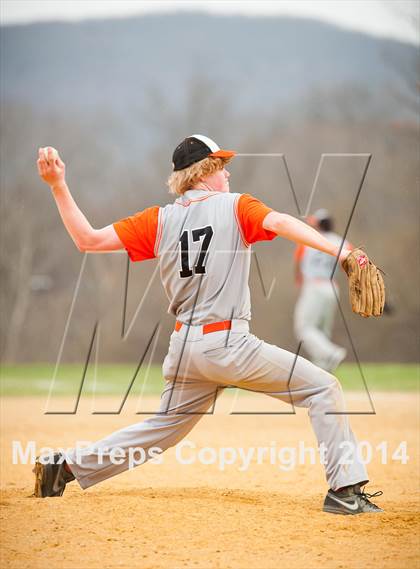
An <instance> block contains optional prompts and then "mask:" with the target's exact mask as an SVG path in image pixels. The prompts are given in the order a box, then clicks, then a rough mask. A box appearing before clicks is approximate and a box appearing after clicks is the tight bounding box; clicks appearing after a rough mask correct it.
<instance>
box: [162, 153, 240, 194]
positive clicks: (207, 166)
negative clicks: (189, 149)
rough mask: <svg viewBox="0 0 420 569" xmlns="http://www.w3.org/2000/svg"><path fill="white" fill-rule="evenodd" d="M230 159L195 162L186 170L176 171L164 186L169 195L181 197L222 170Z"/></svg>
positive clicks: (210, 158)
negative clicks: (204, 179) (167, 189)
mask: <svg viewBox="0 0 420 569" xmlns="http://www.w3.org/2000/svg"><path fill="white" fill-rule="evenodd" d="M229 161H230V158H217V157H211V156H209V157H208V158H204V160H200V161H199V162H195V164H192V165H191V166H189V167H188V168H184V169H183V170H176V171H175V172H172V174H171V175H170V176H169V178H168V181H167V182H166V185H167V186H169V193H170V194H176V195H179V196H182V194H183V193H185V192H186V191H187V190H190V189H191V188H192V186H194V185H195V184H196V183H197V182H199V181H200V180H202V179H203V178H206V177H207V176H211V175H212V174H214V172H217V170H223V168H224V167H225V165H226V164H227V163H228V162H229Z"/></svg>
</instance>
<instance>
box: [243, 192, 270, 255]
mask: <svg viewBox="0 0 420 569" xmlns="http://www.w3.org/2000/svg"><path fill="white" fill-rule="evenodd" d="M235 210H236V218H237V221H238V225H239V229H240V231H241V235H242V238H243V240H244V242H245V244H246V245H250V244H251V243H256V242H257V241H271V240H272V239H274V238H275V237H277V233H274V232H273V231H269V230H267V229H264V228H263V225H262V224H263V221H264V218H265V216H266V215H267V214H268V213H270V212H271V211H273V209H272V208H270V207H268V206H266V205H265V204H264V203H263V202H261V201H260V200H258V199H257V198H254V197H253V196H251V195H250V194H241V195H240V196H239V198H238V199H237V200H236V204H235Z"/></svg>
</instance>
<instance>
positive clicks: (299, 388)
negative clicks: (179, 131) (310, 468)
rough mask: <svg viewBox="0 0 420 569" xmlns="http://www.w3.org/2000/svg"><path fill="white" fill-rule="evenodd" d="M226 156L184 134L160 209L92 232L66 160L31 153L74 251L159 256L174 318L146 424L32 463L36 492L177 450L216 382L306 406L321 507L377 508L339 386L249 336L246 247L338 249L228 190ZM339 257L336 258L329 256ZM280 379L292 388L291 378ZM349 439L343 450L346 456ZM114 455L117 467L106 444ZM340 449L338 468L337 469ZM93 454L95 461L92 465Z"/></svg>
mask: <svg viewBox="0 0 420 569" xmlns="http://www.w3.org/2000/svg"><path fill="white" fill-rule="evenodd" d="M234 154H235V153H234V152H232V151H226V150H221V149H220V148H219V147H218V146H217V144H216V143H215V142H214V141H212V140H211V139H209V138H207V137H206V136H203V135H193V136H190V137H187V138H186V139H185V140H183V141H182V142H181V143H180V144H179V145H178V146H177V148H176V149H175V151H174V154H173V172H172V174H171V176H170V178H169V180H168V184H169V187H170V191H171V192H172V193H174V194H177V196H178V197H177V199H176V200H175V202H174V203H172V204H169V205H167V206H166V207H163V208H161V207H157V206H155V207H151V208H148V209H146V210H144V211H142V212H139V213H137V214H135V215H134V216H130V217H128V218H125V219H123V220H120V221H119V222H116V223H114V224H112V225H108V226H107V227H104V228H102V229H99V230H96V229H93V228H92V226H91V225H90V223H89V222H88V221H87V219H86V217H85V216H84V215H83V213H82V212H81V211H80V209H79V208H78V207H77V205H76V203H75V202H74V200H73V198H72V196H71V194H70V191H69V189H68V187H67V185H66V183H65V165H64V163H63V162H62V161H61V159H60V158H59V156H58V154H56V153H55V151H54V150H53V149H51V148H49V149H48V150H47V152H46V153H45V152H44V150H43V149H40V152H39V160H38V170H39V173H40V175H41V177H42V178H43V180H44V181H45V182H46V183H48V184H49V185H50V187H51V189H52V192H53V195H54V198H55V200H56V203H57V206H58V209H59V211H60V214H61V217H62V219H63V222H64V224H65V226H66V228H67V230H68V232H69V233H70V235H71V237H72V239H73V240H74V242H75V243H76V245H77V247H78V248H79V249H80V250H81V251H111V250H118V249H123V248H125V249H126V250H127V252H128V254H129V256H130V259H131V260H132V261H142V260H145V259H150V258H154V257H158V258H159V262H160V271H161V279H162V284H163V286H164V289H165V291H166V294H167V296H168V298H169V302H170V304H169V311H170V312H171V313H172V314H173V315H174V316H176V319H177V320H176V324H175V330H174V332H173V333H172V335H171V341H170V345H169V351H168V354H167V356H166V358H165V361H164V364H163V375H164V378H165V381H166V383H165V387H164V390H163V393H162V397H161V405H160V409H159V411H158V412H157V413H156V415H154V416H153V417H150V418H148V419H146V420H145V421H143V422H141V423H137V424H134V425H131V426H129V427H126V428H124V429H121V430H120V431H117V432H115V433H112V434H111V435H109V436H107V437H105V438H104V439H102V440H100V441H97V442H96V443H94V444H93V445H91V446H90V447H89V448H88V449H87V451H85V452H84V453H83V457H82V458H81V459H80V460H77V454H76V453H75V452H71V453H68V454H66V455H65V456H62V455H59V454H57V455H55V457H54V462H53V463H51V464H45V465H44V464H42V460H38V461H37V463H36V465H35V474H36V486H35V494H36V495H38V496H43V497H44V496H59V495H61V494H62V493H63V491H64V488H65V485H66V483H67V482H68V481H70V480H72V479H74V477H75V478H76V479H77V481H78V483H79V484H80V486H81V487H82V488H88V487H90V486H92V485H94V484H97V483H98V482H101V481H103V480H106V479H107V478H110V477H111V476H115V475H116V474H118V473H120V472H123V471H125V470H127V469H128V468H129V458H128V456H129V452H130V449H136V448H137V449H138V448H141V449H143V451H144V452H145V453H146V454H147V455H148V457H149V458H150V457H151V454H152V453H151V450H152V449H153V448H156V447H159V448H160V449H162V450H165V449H167V448H169V447H171V446H173V445H175V444H177V443H178V442H179V441H180V440H181V439H182V438H184V437H185V436H186V434H187V433H188V432H189V431H190V430H191V429H192V428H193V426H194V425H195V424H196V423H197V422H198V421H199V419H200V417H201V416H202V415H203V414H204V413H206V412H207V411H208V409H209V408H210V407H211V406H212V405H213V404H214V402H215V399H216V397H217V396H218V394H219V393H220V391H221V390H223V388H224V387H227V386H232V385H235V386H237V387H243V388H246V389H249V390H254V391H258V392H263V393H266V394H267V395H270V396H271V397H275V398H277V399H280V400H281V401H285V402H287V403H291V402H293V404H294V405H296V406H302V407H307V408H308V409H309V416H310V419H311V422H312V426H313V429H314V431H315V434H316V436H317V439H318V443H319V444H320V445H323V447H324V448H325V451H326V452H325V458H326V465H325V471H326V478H327V482H328V484H329V487H330V490H329V491H328V493H327V496H326V498H325V501H324V510H325V511H327V512H331V513H340V514H357V513H366V512H379V511H381V510H380V508H378V507H377V506H375V505H374V504H372V503H371V502H370V500H369V498H370V497H372V496H371V495H369V494H366V493H365V492H364V491H363V490H362V486H363V485H364V484H365V483H366V482H367V481H368V476H367V473H366V469H365V466H364V464H362V463H361V461H360V459H359V457H358V453H357V452H356V444H357V441H356V439H355V437H354V435H353V433H352V430H351V428H350V425H349V422H348V417H347V415H346V414H345V405H344V399H343V393H342V390H341V387H340V385H339V383H338V381H337V380H336V379H335V378H334V377H333V376H332V375H330V374H329V373H327V372H325V371H324V370H322V369H321V368H319V367H316V366H315V365H313V364H312V363H310V362H309V361H307V360H305V359H304V358H301V357H299V358H297V359H296V358H295V355H294V354H292V353H290V352H287V351H286V350H283V349H281V348H278V347H276V346H273V345H270V344H267V343H265V342H263V341H262V340H259V339H258V338H256V337H255V336H254V335H252V334H250V333H249V320H250V293H249V288H248V277H249V269H250V261H251V244H252V243H255V242H257V241H261V240H271V239H274V238H275V237H276V236H282V237H285V238H287V239H291V240H293V241H295V242H297V243H301V244H304V245H306V246H310V247H315V248H318V249H320V250H321V251H323V252H325V253H328V254H330V255H333V256H334V255H337V254H338V248H337V246H336V245H334V244H332V243H331V242H330V241H328V240H327V239H326V238H325V237H323V236H322V235H321V234H320V233H318V232H317V231H316V230H315V229H314V228H312V227H309V226H308V225H307V224H305V223H303V222H301V221H300V220H298V219H295V218H293V217H292V216H289V215H287V214H281V213H278V212H276V211H273V210H272V209H270V208H269V207H267V206H266V205H264V204H263V203H261V202H260V201H259V200H257V199H256V198H254V197H252V196H251V195H247V194H243V195H242V194H233V193H230V191H229V172H228V171H227V170H226V169H225V165H226V163H227V162H228V161H229V160H230V159H231V158H232V157H233V156H234ZM348 253H349V251H343V252H342V254H341V256H340V261H342V260H344V259H345V258H346V256H347V254H348ZM290 378H291V381H290ZM349 444H350V445H352V446H353V448H354V452H350V455H349V452H348V451H349ZM116 448H118V449H123V451H124V452H125V456H124V457H122V458H121V457H119V460H118V463H117V461H115V460H112V456H113V454H112V451H113V449H116ZM343 448H345V449H346V451H347V457H346V458H347V462H348V463H346V464H341V462H342V461H341V458H342V452H343ZM99 457H100V460H99Z"/></svg>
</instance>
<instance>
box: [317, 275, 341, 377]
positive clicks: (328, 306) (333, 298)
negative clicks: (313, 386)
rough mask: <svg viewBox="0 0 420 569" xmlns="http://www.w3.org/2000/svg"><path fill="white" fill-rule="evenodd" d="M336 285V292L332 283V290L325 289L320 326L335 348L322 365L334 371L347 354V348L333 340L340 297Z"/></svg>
mask: <svg viewBox="0 0 420 569" xmlns="http://www.w3.org/2000/svg"><path fill="white" fill-rule="evenodd" d="M334 286H335V291H336V292H335V293H334V289H333V288H332V287H333V285H331V289H330V290H328V289H326V290H325V301H324V311H323V315H322V322H321V327H320V329H321V331H322V332H323V334H324V335H325V337H326V338H328V339H329V340H330V342H331V346H332V347H334V348H335V349H334V350H331V351H330V354H329V357H328V359H327V360H326V361H325V365H323V366H322V367H323V368H324V369H326V370H327V371H334V370H335V369H336V368H337V367H338V366H339V365H340V363H341V362H342V361H343V360H344V358H345V357H346V355H347V350H346V349H345V348H343V347H342V346H339V345H338V344H335V343H333V342H332V341H331V337H332V332H333V327H334V320H335V316H336V313H337V298H338V297H339V296H338V295H339V291H338V287H337V286H336V285H334ZM314 363H315V362H314Z"/></svg>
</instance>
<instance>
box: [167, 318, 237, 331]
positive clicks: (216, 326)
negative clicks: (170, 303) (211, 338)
mask: <svg viewBox="0 0 420 569" xmlns="http://www.w3.org/2000/svg"><path fill="white" fill-rule="evenodd" d="M183 325H184V324H183V322H179V320H177V321H176V322H175V332H179V331H180V330H181V328H182V326H183ZM231 328H232V321H231V320H224V322H212V323H211V324H204V326H203V334H210V332H220V331H221V330H230V329H231Z"/></svg>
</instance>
